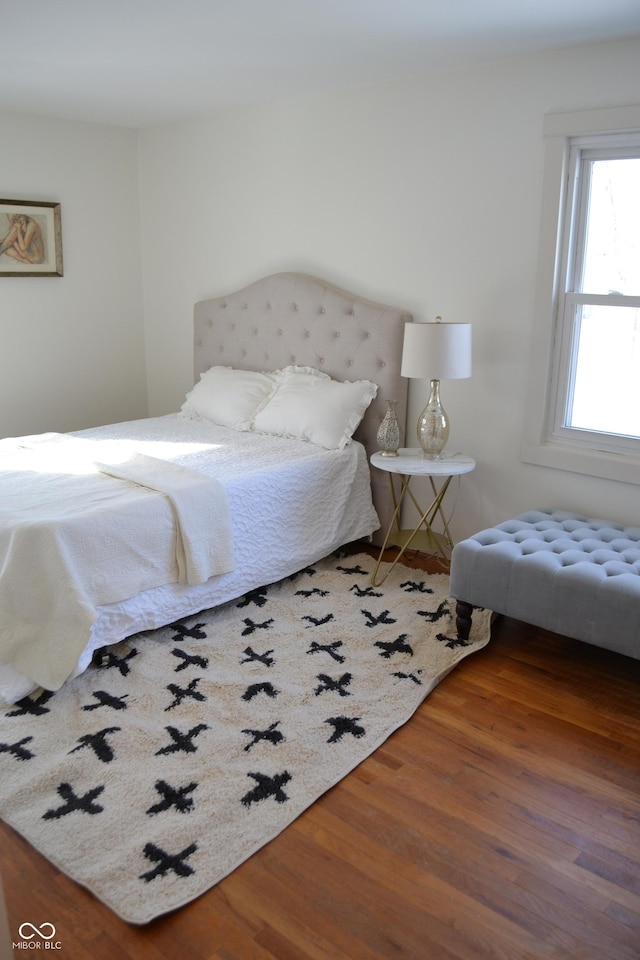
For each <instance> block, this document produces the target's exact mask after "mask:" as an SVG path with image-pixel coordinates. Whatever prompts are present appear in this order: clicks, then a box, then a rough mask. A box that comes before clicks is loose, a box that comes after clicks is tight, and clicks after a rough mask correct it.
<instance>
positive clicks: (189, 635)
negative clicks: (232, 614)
mask: <svg viewBox="0 0 640 960" xmlns="http://www.w3.org/2000/svg"><path fill="white" fill-rule="evenodd" d="M203 627H206V623H194V625H193V626H192V627H188V626H187V624H186V623H172V624H171V629H172V630H175V631H176V632H175V633H174V635H173V637H172V638H171V639H172V640H176V641H177V642H178V643H180V641H182V640H187V639H191V640H206V637H207V635H206V633H205V632H204V631H203V629H202V628H203Z"/></svg>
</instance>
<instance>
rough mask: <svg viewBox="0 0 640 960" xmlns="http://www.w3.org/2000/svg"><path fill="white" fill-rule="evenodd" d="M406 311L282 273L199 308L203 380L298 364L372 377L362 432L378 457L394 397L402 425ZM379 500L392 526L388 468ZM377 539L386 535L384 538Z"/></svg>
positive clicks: (376, 491)
mask: <svg viewBox="0 0 640 960" xmlns="http://www.w3.org/2000/svg"><path fill="white" fill-rule="evenodd" d="M409 320H411V317H410V316H409V315H408V314H407V313H406V312H405V311H403V310H400V309H395V308H393V307H387V306H383V305H382V304H379V303H372V302H370V301H368V300H364V299H362V298H361V297H358V296H356V295H355V294H352V293H347V292H345V291H343V290H339V289H338V288H337V287H333V286H331V285H330V284H328V283H324V282H323V281H321V280H317V279H316V278H315V277H310V276H306V275H304V274H298V273H279V274H274V275H273V276H270V277H265V278H264V279H263V280H258V281H256V282H255V283H252V284H251V285H250V286H248V287H245V288H244V289H243V290H239V291H237V292H236V293H232V294H229V295H228V296H224V297H216V298H214V299H212V300H203V301H201V302H200V303H197V304H196V306H195V341H194V351H195V353H194V359H195V374H196V380H197V379H198V378H199V377H200V374H201V373H203V372H204V371H205V370H208V369H209V367H212V366H214V364H222V365H225V366H229V367H237V368H241V369H247V370H277V369H279V368H281V367H286V366H288V365H289V364H292V363H296V364H301V365H304V366H311V367H316V368H317V369H319V370H322V371H324V372H325V373H328V374H329V375H330V376H331V377H334V378H335V379H336V380H372V381H373V382H374V383H376V384H377V385H378V394H377V397H376V398H375V400H374V401H373V403H372V404H371V406H370V407H369V409H368V410H367V412H366V414H365V416H364V419H363V421H362V423H361V424H360V426H359V427H358V430H357V432H356V434H355V438H356V439H357V440H359V441H360V442H361V443H362V444H363V445H364V447H365V448H366V450H367V453H368V454H369V455H371V454H372V453H374V452H375V451H376V450H377V449H378V448H377V444H376V434H377V432H378V427H379V425H380V422H381V420H382V418H383V416H384V414H385V411H386V402H387V400H396V401H397V413H398V419H399V421H400V427H401V431H403V430H404V424H405V417H406V406H407V380H406V379H405V378H404V377H401V376H400V360H401V356H402V341H403V333H404V325H405V323H406V322H408V321H409ZM371 486H372V491H373V500H374V504H375V506H376V509H377V511H378V516H379V517H380V520H381V525H382V526H381V530H386V529H387V527H388V524H389V521H390V518H391V515H392V510H393V507H392V504H391V498H390V493H389V481H388V478H387V476H386V474H383V473H381V471H378V470H375V469H372V470H371ZM374 539H376V540H379V537H375V538H374Z"/></svg>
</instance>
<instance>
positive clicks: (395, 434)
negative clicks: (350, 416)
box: [376, 400, 400, 457]
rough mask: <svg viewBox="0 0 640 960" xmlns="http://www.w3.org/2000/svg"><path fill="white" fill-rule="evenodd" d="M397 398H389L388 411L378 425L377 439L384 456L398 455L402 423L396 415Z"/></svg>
mask: <svg viewBox="0 0 640 960" xmlns="http://www.w3.org/2000/svg"><path fill="white" fill-rule="evenodd" d="M396 403H397V401H396V400H387V412H386V413H385V415H384V418H383V420H382V423H381V424H380V426H379V427H378V434H377V438H376V439H377V441H378V446H379V447H380V452H381V453H382V456H383V457H397V456H398V448H399V446H400V425H399V423H398V418H397V416H396Z"/></svg>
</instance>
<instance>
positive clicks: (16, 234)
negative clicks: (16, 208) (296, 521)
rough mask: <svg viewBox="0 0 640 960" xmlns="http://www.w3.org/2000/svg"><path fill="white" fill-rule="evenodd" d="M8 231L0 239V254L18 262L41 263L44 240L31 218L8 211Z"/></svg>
mask: <svg viewBox="0 0 640 960" xmlns="http://www.w3.org/2000/svg"><path fill="white" fill-rule="evenodd" d="M7 219H8V220H9V232H8V233H7V235H6V236H5V237H3V239H2V240H0V254H2V253H4V254H6V256H7V257H13V259H14V260H18V261H19V262H20V263H42V261H43V260H44V241H43V239H42V231H41V230H40V227H39V226H38V224H37V223H36V221H35V220H34V219H33V217H28V216H27V215H26V214H24V213H10V214H8V215H7Z"/></svg>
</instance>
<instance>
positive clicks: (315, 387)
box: [254, 367, 378, 450]
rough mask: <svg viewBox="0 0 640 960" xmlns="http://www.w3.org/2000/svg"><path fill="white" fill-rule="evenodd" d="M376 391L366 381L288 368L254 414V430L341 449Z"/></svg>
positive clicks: (372, 385)
mask: <svg viewBox="0 0 640 960" xmlns="http://www.w3.org/2000/svg"><path fill="white" fill-rule="evenodd" d="M377 392H378V388H377V386H376V384H375V383H371V382H370V381H369V380H357V381H355V382H351V381H349V380H345V381H340V380H332V379H331V377H328V376H327V375H326V374H325V373H321V372H320V371H319V370H314V369H310V368H301V367H297V368H296V367H289V368H286V369H285V370H281V371H280V375H279V383H278V387H277V389H276V391H275V393H274V394H273V395H272V396H271V398H270V399H269V401H268V402H267V403H266V404H265V406H264V407H263V408H262V410H260V411H259V412H258V413H257V414H256V417H255V420H254V430H256V431H258V432H259V433H271V434H277V435H278V436H282V437H296V438H298V439H299V440H309V441H311V443H317V444H318V445H319V446H321V447H325V448H326V449H328V450H342V448H343V447H344V446H345V445H346V444H347V443H348V442H349V440H350V439H351V437H352V436H353V433H354V432H355V430H356V428H357V426H358V424H359V423H360V421H361V420H362V417H363V416H364V413H365V410H366V409H367V407H368V406H369V404H370V403H371V401H372V400H373V398H374V397H375V395H376V393H377Z"/></svg>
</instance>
